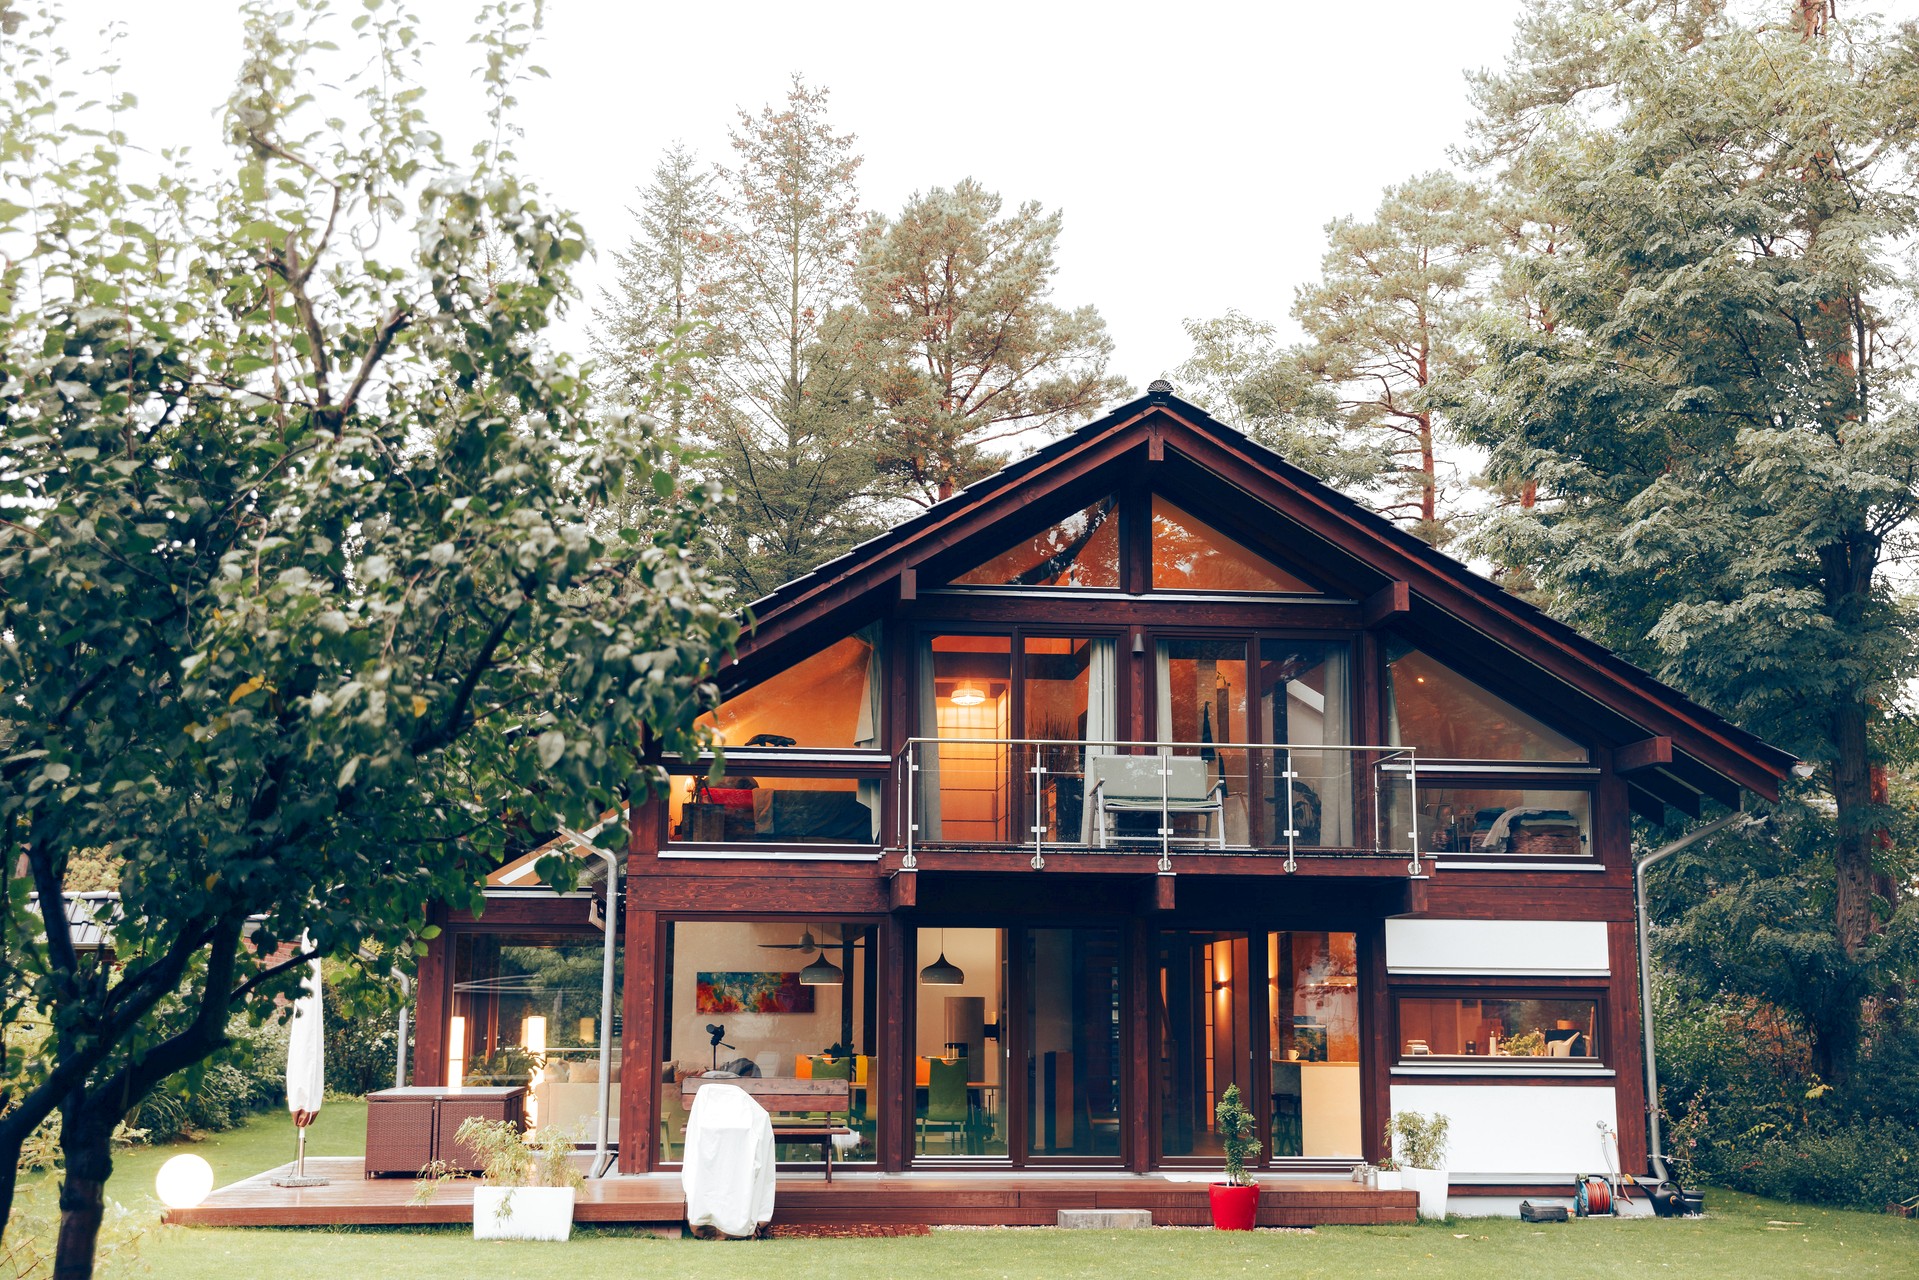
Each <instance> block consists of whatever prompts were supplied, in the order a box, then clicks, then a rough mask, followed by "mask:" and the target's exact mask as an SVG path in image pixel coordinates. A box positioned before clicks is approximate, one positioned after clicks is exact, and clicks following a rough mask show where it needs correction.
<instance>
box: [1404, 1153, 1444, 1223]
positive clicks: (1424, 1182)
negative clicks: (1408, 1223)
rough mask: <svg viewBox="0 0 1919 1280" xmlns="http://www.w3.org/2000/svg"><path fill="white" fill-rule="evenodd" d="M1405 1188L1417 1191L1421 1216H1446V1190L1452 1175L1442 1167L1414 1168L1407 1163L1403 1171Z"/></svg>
mask: <svg viewBox="0 0 1919 1280" xmlns="http://www.w3.org/2000/svg"><path fill="white" fill-rule="evenodd" d="M1404 1176H1405V1179H1406V1188H1407V1190H1409V1191H1417V1192H1418V1193H1419V1216H1420V1217H1422V1218H1443V1217H1445V1216H1446V1192H1447V1190H1448V1188H1449V1186H1450V1184H1451V1182H1452V1176H1451V1175H1450V1174H1448V1173H1447V1172H1446V1170H1444V1169H1415V1168H1413V1167H1412V1166H1411V1165H1408V1166H1407V1167H1406V1169H1405V1171H1404Z"/></svg>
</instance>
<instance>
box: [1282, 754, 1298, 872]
mask: <svg viewBox="0 0 1919 1280" xmlns="http://www.w3.org/2000/svg"><path fill="white" fill-rule="evenodd" d="M1280 776H1281V777H1283V778H1285V779H1286V818H1285V822H1286V827H1285V834H1286V873H1287V874H1288V875H1291V874H1292V873H1293V872H1295V871H1297V870H1299V856H1298V849H1297V848H1296V847H1295V842H1296V841H1297V840H1298V839H1299V829H1298V828H1297V827H1295V826H1294V825H1293V814H1294V812H1295V810H1294V808H1293V779H1294V778H1297V777H1298V776H1299V770H1297V769H1295V768H1293V752H1292V748H1290V747H1288V748H1287V749H1286V767H1285V768H1284V769H1283V770H1281V771H1280Z"/></svg>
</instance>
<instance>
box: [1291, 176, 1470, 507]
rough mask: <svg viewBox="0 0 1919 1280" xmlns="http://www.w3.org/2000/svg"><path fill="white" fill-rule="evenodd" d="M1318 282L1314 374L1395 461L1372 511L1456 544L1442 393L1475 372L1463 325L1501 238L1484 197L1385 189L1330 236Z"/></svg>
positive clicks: (1313, 303) (1309, 356)
mask: <svg viewBox="0 0 1919 1280" xmlns="http://www.w3.org/2000/svg"><path fill="white" fill-rule="evenodd" d="M1326 231H1327V241H1328V244H1327V249H1326V254H1325V257H1324V258H1323V259H1322V260H1321V272H1322V275H1321V278H1320V279H1319V281H1317V282H1316V283H1314V284H1311V285H1308V286H1306V287H1304V288H1302V289H1301V290H1300V291H1299V294H1298V297H1297V298H1296V299H1295V301H1294V305H1293V316H1294V318H1295V319H1296V320H1298V321H1299V323H1300V326H1301V327H1302V328H1303V329H1305V331H1306V334H1307V337H1308V338H1309V339H1310V346H1309V347H1308V348H1307V349H1306V351H1305V352H1304V359H1305V360H1306V362H1307V365H1308V367H1309V368H1311V369H1312V370H1313V371H1314V372H1315V373H1317V374H1318V375H1319V376H1320V377H1321V378H1323V379H1324V380H1326V381H1327V382H1328V383H1330V384H1332V385H1333V386H1334V387H1335V388H1337V394H1338V399H1339V406H1340V412H1341V417H1342V420H1343V422H1344V426H1345V430H1346V431H1347V432H1348V434H1349V435H1352V436H1355V437H1362V438H1363V437H1371V438H1373V439H1374V440H1375V441H1377V442H1378V443H1380V444H1382V445H1383V446H1384V447H1385V448H1386V449H1387V450H1388V451H1389V452H1390V453H1391V455H1392V457H1393V465H1392V466H1391V468H1390V469H1389V470H1388V471H1386V472H1385V473H1384V474H1383V475H1382V477H1381V479H1382V489H1383V492H1382V493H1381V494H1380V496H1379V497H1378V499H1377V500H1376V503H1375V505H1376V506H1378V507H1379V509H1380V510H1381V512H1382V513H1383V514H1385V515H1388V516H1391V517H1393V518H1395V519H1398V520H1401V521H1404V522H1405V523H1406V524H1408V525H1409V526H1410V527H1411V528H1412V530H1413V531H1414V532H1416V533H1418V534H1419V535H1420V536H1421V537H1423V538H1425V539H1427V540H1428V541H1430V542H1435V543H1442V542H1445V541H1446V540H1447V539H1448V538H1449V537H1450V536H1451V533H1450V524H1449V518H1450V512H1448V511H1447V510H1445V507H1446V498H1447V497H1448V495H1449V494H1450V493H1451V492H1452V491H1454V490H1455V489H1457V488H1458V487H1459V481H1458V480H1456V479H1448V478H1447V477H1446V476H1445V475H1444V474H1443V472H1444V470H1445V464H1444V463H1443V461H1442V458H1441V456H1440V450H1441V446H1442V445H1443V444H1445V443H1446V442H1447V440H1448V436H1449V432H1448V429H1447V426H1446V423H1445V421H1444V417H1443V404H1444V401H1443V398H1442V397H1441V396H1440V394H1438V393H1439V390H1440V388H1441V387H1442V385H1443V384H1444V383H1445V382H1446V381H1448V380H1457V379H1459V378H1463V377H1465V376H1466V375H1468V374H1469V373H1470V372H1471V371H1472V368H1473V367H1474V364H1475V362H1476V358H1477V357H1476V355H1475V353H1474V349H1473V346H1472V344H1471V342H1470V341H1469V340H1468V338H1467V321H1468V320H1469V319H1470V317H1471V316H1472V315H1473V314H1474V313H1475V311H1476V310H1477V308H1478V305H1479V302H1480V290H1481V288H1482V287H1483V285H1484V283H1485V276H1486V274H1487V272H1488V268H1489V267H1490V265H1491V263H1492V260H1493V251H1494V246H1495V242H1496V236H1497V229H1496V227H1495V225H1494V223H1493V222H1492V220H1491V218H1490V217H1489V214H1488V208H1487V201H1486V196H1485V193H1484V192H1483V191H1481V190H1480V189H1479V188H1477V187H1475V186H1473V185H1471V184H1469V183H1466V182H1463V181H1461V180H1460V179H1458V178H1456V177H1454V176H1452V175H1450V174H1446V173H1429V174H1424V175H1421V176H1420V177H1417V178H1413V179H1411V180H1410V181H1407V182H1404V183H1402V184H1400V185H1399V186H1396V187H1389V188H1387V190H1386V196H1385V199H1384V200H1383V201H1382V202H1381V203H1380V206H1379V209H1378V212H1377V213H1376V214H1375V215H1374V218H1373V220H1372V221H1370V222H1360V221H1358V220H1357V219H1355V218H1350V217H1348V218H1340V219H1338V220H1336V221H1334V222H1332V223H1330V224H1329V225H1328V226H1327V228H1326Z"/></svg>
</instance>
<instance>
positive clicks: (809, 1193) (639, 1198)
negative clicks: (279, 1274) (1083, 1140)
mask: <svg viewBox="0 0 1919 1280" xmlns="http://www.w3.org/2000/svg"><path fill="white" fill-rule="evenodd" d="M284 1167H285V1166H282V1167H281V1169H269V1170H267V1171H266V1172H265V1173H260V1174H256V1175H254V1176H253V1177H251V1178H247V1179H245V1180H244V1181H241V1182H236V1183H233V1184H231V1185H229V1186H225V1187H221V1188H219V1189H218V1190H216V1191H214V1193H213V1194H212V1195H210V1196H208V1197H207V1199H206V1201H205V1202H204V1203H203V1204H201V1205H200V1206H199V1207H197V1208H193V1209H172V1210H169V1211H168V1213H167V1215H166V1220H167V1221H168V1222H170V1223H175V1224H178V1225H181V1226H193V1227H319V1226H342V1225H362V1226H406V1225H418V1224H426V1223H454V1222H470V1221H471V1220H472V1217H473V1207H472V1206H473V1184H472V1183H471V1182H453V1183H448V1184H446V1185H444V1186H442V1187H441V1188H440V1189H439V1190H438V1192H437V1193H436V1194H435V1195H434V1197H433V1199H432V1200H431V1201H430V1202H429V1203H427V1204H424V1205H417V1204H414V1203H412V1200H413V1192H414V1187H415V1184H414V1182H413V1181H412V1180H411V1179H406V1178H377V1179H368V1178H365V1177H362V1176H361V1165H360V1160H359V1158H358V1157H337V1158H328V1159H313V1158H310V1159H308V1160H307V1172H308V1173H311V1174H318V1175H320V1176H321V1177H324V1178H330V1179H332V1183H331V1185H329V1186H324V1187H303V1188H290V1187H276V1186H273V1185H272V1183H271V1181H270V1179H271V1178H272V1177H273V1176H274V1175H275V1174H276V1173H279V1172H281V1171H282V1169H284ZM1260 1186H1261V1187H1262V1189H1263V1193H1262V1194H1261V1196H1260V1199H1259V1225H1260V1226H1262V1227H1310V1226H1324V1225H1331V1224H1336V1223H1337V1224H1353V1225H1375V1224H1382V1223H1403V1222H1411V1221H1413V1219H1414V1216H1415V1207H1416V1206H1417V1204H1418V1199H1419V1198H1418V1196H1417V1194H1416V1193H1414V1192H1411V1191H1368V1190H1367V1189H1366V1188H1364V1187H1361V1186H1358V1185H1356V1184H1354V1183H1352V1182H1348V1181H1345V1180H1343V1179H1342V1180H1333V1179H1315V1178H1281V1177H1273V1178H1263V1179H1261V1180H1260ZM774 1203H775V1206H776V1207H775V1209H774V1213H773V1221H774V1223H775V1224H776V1225H819V1226H866V1225H874V1226H877V1225H882V1224H907V1225H926V1226H969V1225H998V1226H1052V1225H1053V1224H1054V1222H1055V1221H1056V1215H1057V1214H1058V1212H1059V1210H1061V1209H1150V1210H1151V1211H1152V1214H1153V1221H1154V1222H1155V1223H1157V1224H1160V1225H1169V1226H1204V1225H1206V1224H1207V1223H1208V1221H1209V1220H1210V1219H1209V1218H1208V1214H1207V1204H1206V1184H1205V1183H1204V1182H1197V1181H1195V1182H1187V1181H1176V1180H1174V1179H1172V1178H1167V1177H1160V1176H1156V1175H1147V1176H1144V1177H1136V1176H1134V1175H1132V1174H1117V1173H1116V1174H1107V1175H1071V1176H1068V1175H1055V1174H1033V1173H1009V1172H998V1173H985V1172H982V1173H973V1174H892V1175H882V1174H869V1173H859V1172H854V1171H852V1170H847V1169H841V1170H838V1171H836V1174H835V1177H834V1180H833V1182H832V1183H830V1184H829V1183H827V1182H826V1181H825V1180H824V1179H823V1178H821V1177H820V1176H818V1175H813V1174H806V1175H796V1176H790V1177H782V1178H781V1179H780V1180H779V1189H778V1191H777V1193H776V1196H775V1201H774ZM685 1217H686V1202H685V1200H684V1199H683V1197H682V1196H681V1194H680V1179H679V1176H678V1175H677V1174H656V1175H652V1176H647V1177H609V1178H602V1179H599V1180H597V1181H592V1182H588V1183H587V1185H586V1190H585V1191H583V1192H582V1193H581V1194H580V1198H579V1201H578V1203H577V1206H576V1208H575V1209H574V1219H575V1220H576V1221H578V1222H582V1223H600V1224H607V1223H621V1224H627V1225H641V1226H660V1227H677V1226H678V1225H680V1224H681V1223H682V1222H684V1220H685Z"/></svg>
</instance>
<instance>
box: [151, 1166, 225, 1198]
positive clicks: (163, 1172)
mask: <svg viewBox="0 0 1919 1280" xmlns="http://www.w3.org/2000/svg"><path fill="white" fill-rule="evenodd" d="M153 1189H154V1191H155V1193H156V1194H158V1195H159V1197H160V1201H161V1203H162V1204H164V1205H166V1207H167V1208H169V1209H191V1208H194V1207H195V1206H197V1205H198V1204H199V1203H200V1202H201V1201H202V1200H205V1199H206V1198H207V1196H208V1194H209V1193H211V1192H212V1190H213V1166H212V1165H210V1164H208V1163H207V1162H206V1161H205V1160H203V1159H201V1158H200V1157H199V1156H175V1157H173V1159H171V1160H169V1161H167V1162H166V1163H165V1164H163V1165H161V1166H160V1174H159V1176H158V1177H156V1178H155V1179H154V1180H153Z"/></svg>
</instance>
